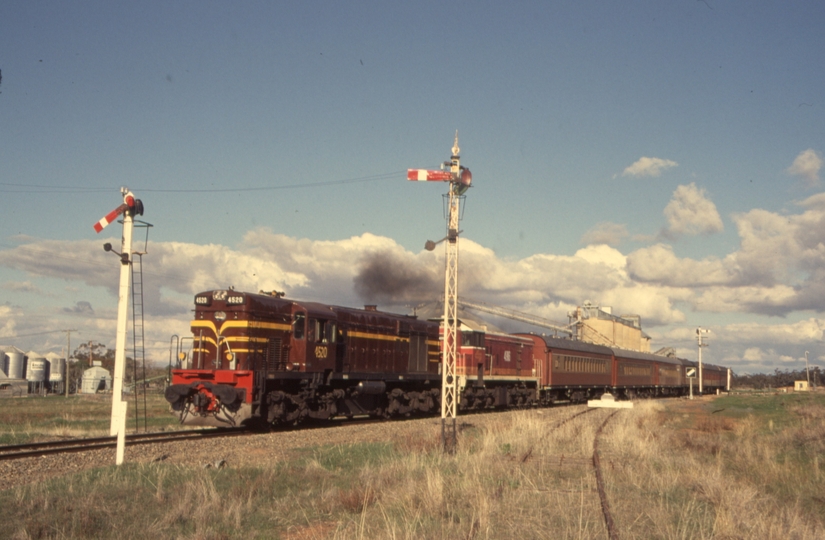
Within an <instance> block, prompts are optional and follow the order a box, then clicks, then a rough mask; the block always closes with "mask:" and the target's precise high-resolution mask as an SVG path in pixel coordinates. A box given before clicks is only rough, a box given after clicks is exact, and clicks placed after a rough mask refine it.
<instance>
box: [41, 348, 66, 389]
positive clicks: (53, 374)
mask: <svg viewBox="0 0 825 540" xmlns="http://www.w3.org/2000/svg"><path fill="white" fill-rule="evenodd" d="M46 360H48V361H49V366H50V369H49V382H63V378H64V377H65V375H66V359H65V358H63V357H61V356H60V355H59V354H57V353H55V352H50V353H48V354H46Z"/></svg>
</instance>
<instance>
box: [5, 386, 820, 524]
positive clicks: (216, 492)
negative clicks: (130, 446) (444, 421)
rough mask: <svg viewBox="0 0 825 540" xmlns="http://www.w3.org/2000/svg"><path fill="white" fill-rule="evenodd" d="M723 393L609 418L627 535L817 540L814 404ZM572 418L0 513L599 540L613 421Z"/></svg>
mask: <svg viewBox="0 0 825 540" xmlns="http://www.w3.org/2000/svg"><path fill="white" fill-rule="evenodd" d="M724 399H727V398H723V399H722V400H717V401H716V402H715V404H713V405H712V407H714V408H711V405H709V404H708V403H707V402H705V403H704V404H701V403H700V404H698V405H697V404H696V403H687V402H684V401H682V402H677V401H670V402H667V403H665V402H639V403H637V404H636V407H635V408H634V409H631V410H622V411H620V412H619V413H618V414H617V415H616V416H615V417H614V418H613V420H611V421H610V423H609V424H608V426H607V428H606V430H605V432H604V435H603V436H604V439H603V440H602V443H601V455H602V463H603V466H604V468H605V470H604V474H605V477H606V481H607V490H608V496H609V499H610V505H611V508H612V509H613V514H614V519H615V521H616V522H617V525H618V528H619V531H620V535H621V537H622V538H645V539H648V538H663V539H672V538H677V539H678V538H684V539H693V538H708V539H711V538H713V539H722V538H725V539H727V538H760V539H762V538H799V539H807V538H811V539H813V538H822V537H823V535H825V526H824V523H823V510H824V509H825V499H823V497H822V496H821V495H820V491H821V490H820V485H821V482H822V478H821V476H822V473H821V469H820V467H821V466H822V465H823V461H825V458H823V456H822V453H823V449H824V448H823V445H824V444H825V406H823V405H822V402H821V401H820V402H811V403H797V404H794V405H793V406H790V405H789V406H786V407H780V408H778V409H776V410H774V409H766V410H767V411H768V412H766V413H764V415H763V414H762V413H752V412H748V413H745V414H740V413H741V410H747V409H748V408H750V409H759V407H760V406H761V405H763V404H754V405H753V406H751V405H748V404H745V406H742V407H740V406H739V405H737V406H736V407H733V406H730V407H728V408H729V409H730V411H728V412H731V411H733V412H732V414H731V415H728V414H727V413H722V412H719V410H718V409H719V408H720V405H719V404H720V403H723V402H724ZM770 399H774V398H770ZM688 406H690V407H691V408H690V409H689V410H688V409H685V407H688ZM737 407H738V408H737ZM740 409H741V410H740ZM780 409H781V411H780V412H781V414H780V412H777V411H779V410H780ZM578 410H581V409H570V408H567V409H552V410H542V411H528V412H515V413H507V414H505V415H500V416H498V417H495V418H496V420H494V421H491V422H485V423H484V424H485V425H484V426H480V425H479V426H478V427H472V426H465V427H466V429H464V430H463V431H462V432H461V435H460V439H459V446H458V451H457V453H456V454H455V455H446V454H444V453H442V452H441V451H440V449H439V445H438V441H439V431H440V430H439V427H436V426H435V424H433V423H431V424H429V426H430V427H429V428H427V430H426V431H425V432H422V433H418V434H415V433H409V434H407V435H405V436H403V437H402V438H400V439H399V440H397V441H394V442H392V443H384V444H376V443H363V444H356V445H346V446H344V445H338V446H325V447H313V448H308V449H304V450H303V451H302V452H300V454H299V456H300V457H298V458H296V459H294V460H291V461H289V462H285V463H282V464H281V465H279V466H278V467H274V468H268V469H235V470H233V469H206V470H205V469H191V468H185V467H180V466H173V465H161V464H154V465H142V466H141V465H129V466H124V467H122V468H114V467H112V468H103V469H98V470H96V471H92V472H90V473H85V474H82V475H77V476H73V477H68V478H65V479H63V480H60V481H56V482H52V483H49V484H39V485H32V486H27V487H25V488H19V489H15V490H9V491H4V492H0V507H2V508H3V509H4V515H5V516H6V517H7V518H8V522H10V523H15V526H14V528H13V532H12V535H13V536H12V537H13V538H16V539H17V538H19V539H34V538H95V537H101V536H104V537H112V536H115V537H118V538H144V537H147V536H149V537H154V538H191V539H210V540H211V539H215V540H220V539H229V538H284V539H290V540H309V539H322V538H323V539H327V538H332V539H373V538H374V539H379V538H380V539H385V538H390V539H420V538H425V539H429V538H434V539H435V538H445V539H454V538H457V539H468V540H470V539H473V540H475V539H505V538H506V539H509V538H523V539H532V538H576V539H588V538H599V539H602V538H605V537H606V530H605V526H604V523H603V517H602V514H601V508H600V504H599V498H598V495H597V493H596V490H595V480H594V475H593V470H592V463H591V456H592V452H593V437H594V434H595V432H596V429H597V428H598V426H599V425H600V424H601V423H602V421H603V420H604V419H605V418H606V417H607V415H608V414H609V411H605V410H596V411H593V412H591V413H589V414H586V415H584V416H581V417H579V418H576V419H574V420H572V421H570V422H569V423H566V424H564V425H562V426H561V427H558V428H557V427H556V426H557V425H558V423H559V421H560V420H562V419H564V418H567V417H570V416H572V415H573V414H574V413H575V412H577V411H578ZM713 411H716V412H713ZM717 413H718V414H717ZM685 415H687V416H688V420H689V421H688V422H686V421H685ZM783 415H784V416H783ZM464 421H465V423H467V424H473V417H467V418H466V419H464ZM112 531H117V534H114V535H113V534H111V532H112ZM107 533H108V534H107Z"/></svg>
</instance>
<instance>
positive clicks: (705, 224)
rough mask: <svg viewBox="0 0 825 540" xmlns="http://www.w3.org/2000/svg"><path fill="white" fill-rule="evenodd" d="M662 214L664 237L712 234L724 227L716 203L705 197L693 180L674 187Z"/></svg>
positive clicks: (703, 191)
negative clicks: (665, 219)
mask: <svg viewBox="0 0 825 540" xmlns="http://www.w3.org/2000/svg"><path fill="white" fill-rule="evenodd" d="M664 214H665V217H666V218H667V226H666V227H665V228H664V229H663V230H662V236H664V237H665V238H675V237H678V236H682V235H688V236H693V235H697V234H712V233H716V232H721V231H722V230H723V229H724V225H723V224H722V218H721V217H720V216H719V212H718V211H717V210H716V205H715V204H713V202H712V201H711V200H710V199H708V198H707V196H706V194H705V190H704V189H703V188H698V187H696V184H695V183H693V182H691V183H690V184H688V185H686V186H685V185H682V186H679V187H677V188H676V191H674V192H673V197H672V198H671V200H670V202H669V203H668V205H667V206H666V207H665V211H664Z"/></svg>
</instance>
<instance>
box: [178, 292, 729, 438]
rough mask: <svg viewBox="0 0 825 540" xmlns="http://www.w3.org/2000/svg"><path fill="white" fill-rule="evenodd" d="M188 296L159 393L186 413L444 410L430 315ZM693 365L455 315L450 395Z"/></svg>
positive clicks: (280, 298)
mask: <svg viewBox="0 0 825 540" xmlns="http://www.w3.org/2000/svg"><path fill="white" fill-rule="evenodd" d="M194 303H195V310H194V320H193V321H192V323H191V331H192V336H191V338H188V339H191V347H189V350H188V352H186V351H184V352H181V353H180V354H179V358H178V360H177V364H176V366H175V368H174V369H172V370H171V381H170V383H171V384H170V385H169V386H168V387H167V389H166V393H165V397H166V400H167V401H168V402H169V404H170V407H171V410H172V411H173V413H174V414H176V415H177V416H178V417H179V420H180V422H181V423H182V424H185V425H197V426H217V427H229V426H231V427H238V426H245V425H263V426H278V425H294V424H297V423H299V422H302V421H305V420H310V419H316V420H328V419H332V418H336V417H346V418H351V417H354V416H363V415H366V416H372V417H378V418H393V417H399V416H410V415H426V414H435V413H436V412H438V411H440V408H441V405H440V394H441V368H442V353H441V341H440V336H441V328H440V322H439V321H438V320H423V319H419V318H418V317H416V316H414V315H400V314H393V313H388V312H383V311H379V310H378V309H377V307H376V306H365V307H364V309H356V308H349V307H342V306H335V305H329V304H323V303H318V302H301V301H296V300H290V299H288V298H285V297H284V294H283V293H279V292H275V291H273V292H271V293H265V292H263V291H261V292H259V293H248V292H240V291H236V290H234V289H231V288H230V289H219V290H211V291H205V292H202V293H198V294H196V295H195V298H194ZM182 341H183V340H182ZM182 349H186V347H183V348H182ZM696 367H697V366H696V364H695V363H694V362H691V361H688V360H684V359H680V358H673V357H666V356H660V355H654V354H649V353H641V352H635V351H628V350H624V349H618V348H613V347H607V346H603V345H595V344H591V343H585V342H582V341H575V340H570V339H563V338H558V337H547V336H544V335H538V334H534V333H526V332H525V333H512V334H507V333H502V332H490V331H480V330H473V329H469V328H467V327H466V325H462V327H461V328H460V329H459V332H458V335H457V355H456V376H457V388H458V391H457V405H458V409H459V412H462V411H476V410H485V409H500V408H512V407H522V408H526V407H538V406H551V405H553V404H556V403H559V402H574V403H575V402H583V401H585V400H587V399H591V398H594V397H600V396H602V395H604V394H611V395H613V396H614V397H615V398H618V399H633V398H642V397H659V396H682V395H685V394H687V393H688V392H689V391H690V388H691V386H690V385H691V383H692V381H691V379H690V377H689V375H690V374H691V370H694V371H695V370H696ZM703 375H704V376H703V382H704V387H703V389H704V391H705V392H713V393H716V392H718V391H720V390H725V389H728V388H729V375H728V370H727V369H726V368H723V367H720V366H714V365H709V364H705V365H704V366H703ZM696 390H697V391H698V385H697V389H696Z"/></svg>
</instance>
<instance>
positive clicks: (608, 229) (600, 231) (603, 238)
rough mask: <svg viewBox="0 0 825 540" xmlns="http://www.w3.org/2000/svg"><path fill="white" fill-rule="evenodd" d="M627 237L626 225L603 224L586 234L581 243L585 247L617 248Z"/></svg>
mask: <svg viewBox="0 0 825 540" xmlns="http://www.w3.org/2000/svg"><path fill="white" fill-rule="evenodd" d="M627 236H628V232H627V226H626V225H622V224H619V223H608V222H602V223H599V224H597V225H596V226H595V227H593V228H592V229H590V230H589V231H587V232H586V233H584V234H583V235H582V237H581V243H582V244H585V245H592V244H607V245H608V246H615V245H618V244H620V243H621V242H622V240H624V239H625V238H627Z"/></svg>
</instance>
